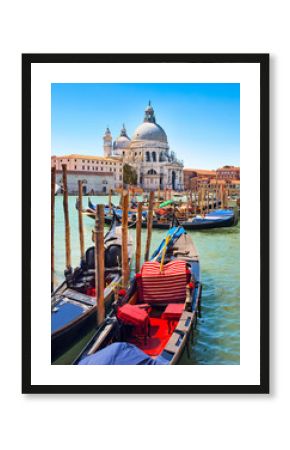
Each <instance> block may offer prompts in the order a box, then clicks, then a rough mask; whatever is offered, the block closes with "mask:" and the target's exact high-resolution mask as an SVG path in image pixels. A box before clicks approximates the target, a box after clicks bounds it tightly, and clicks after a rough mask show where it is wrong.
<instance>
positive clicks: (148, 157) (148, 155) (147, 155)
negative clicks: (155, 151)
mask: <svg viewBox="0 0 290 450" xmlns="http://www.w3.org/2000/svg"><path fill="white" fill-rule="evenodd" d="M146 161H147V162H150V153H149V152H146Z"/></svg>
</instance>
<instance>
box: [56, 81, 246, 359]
mask: <svg viewBox="0 0 290 450" xmlns="http://www.w3.org/2000/svg"><path fill="white" fill-rule="evenodd" d="M148 98H150V100H148ZM51 111H52V130H51V133H52V149H51V152H52V156H51V168H52V217H53V229H52V238H53V241H52V261H53V262H54V264H53V265H52V297H51V304H52V308H51V355H52V364H116V365H118V364H148V365H155V364H169V365H171V364H177V363H178V364H239V361H240V350H239V345H240V344H239V342H240V340H239V334H240V314H239V306H240V295H239V288H240V280H239V272H240V252H239V250H240V239H239V237H240V223H239V215H240V195H239V193H240V167H239V166H240V164H239V151H240V86H239V84H224V83H219V84H210V83H209V84H183V83H182V84H52V86H51ZM101 205H103V206H101ZM95 255H96V256H95ZM99 277H102V278H99Z"/></svg>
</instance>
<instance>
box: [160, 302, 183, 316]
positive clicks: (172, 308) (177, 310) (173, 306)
mask: <svg viewBox="0 0 290 450" xmlns="http://www.w3.org/2000/svg"><path fill="white" fill-rule="evenodd" d="M183 310H184V303H170V305H167V306H166V309H165V311H164V312H163V314H162V319H167V320H177V319H179V317H180V316H181V314H182V312H183Z"/></svg>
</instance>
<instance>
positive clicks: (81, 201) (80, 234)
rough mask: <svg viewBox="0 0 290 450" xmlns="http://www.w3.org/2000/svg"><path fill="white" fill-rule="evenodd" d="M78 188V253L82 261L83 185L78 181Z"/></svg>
mask: <svg viewBox="0 0 290 450" xmlns="http://www.w3.org/2000/svg"><path fill="white" fill-rule="evenodd" d="M78 187H79V210H78V216H79V236H80V252H81V260H82V261H83V260H84V258H85V241H84V224H83V215H82V210H83V183H82V180H79V181H78Z"/></svg>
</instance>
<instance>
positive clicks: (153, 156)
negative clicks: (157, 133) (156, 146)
mask: <svg viewBox="0 0 290 450" xmlns="http://www.w3.org/2000/svg"><path fill="white" fill-rule="evenodd" d="M152 161H153V162H156V152H152Z"/></svg>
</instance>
